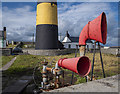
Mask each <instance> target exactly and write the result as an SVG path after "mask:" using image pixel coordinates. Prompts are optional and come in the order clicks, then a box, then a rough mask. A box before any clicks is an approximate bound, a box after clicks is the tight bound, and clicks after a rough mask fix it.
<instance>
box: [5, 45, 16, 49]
mask: <svg viewBox="0 0 120 94" xmlns="http://www.w3.org/2000/svg"><path fill="white" fill-rule="evenodd" d="M14 47H16V45H12V44H9V45H8V46H7V48H14Z"/></svg>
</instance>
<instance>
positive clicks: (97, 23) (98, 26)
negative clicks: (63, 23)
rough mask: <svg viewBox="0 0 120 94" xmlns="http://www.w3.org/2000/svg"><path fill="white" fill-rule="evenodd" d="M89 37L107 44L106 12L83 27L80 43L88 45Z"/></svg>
mask: <svg viewBox="0 0 120 94" xmlns="http://www.w3.org/2000/svg"><path fill="white" fill-rule="evenodd" d="M87 39H91V40H96V41H97V42H101V43H103V44H106V39H107V21H106V15H105V13H104V12H103V13H102V14H101V15H100V16H98V17H97V18H96V19H94V20H93V21H90V22H88V24H87V25H86V26H85V27H84V28H83V30H82V31H81V33H80V36H79V45H86V40H87Z"/></svg>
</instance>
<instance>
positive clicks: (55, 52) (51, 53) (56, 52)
mask: <svg viewBox="0 0 120 94" xmlns="http://www.w3.org/2000/svg"><path fill="white" fill-rule="evenodd" d="M23 52H24V53H28V54H32V55H43V56H44V55H45V56H55V55H65V54H70V53H75V49H62V50H59V49H57V50H56V49H54V50H35V49H23Z"/></svg>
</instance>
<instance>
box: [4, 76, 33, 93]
mask: <svg viewBox="0 0 120 94" xmlns="http://www.w3.org/2000/svg"><path fill="white" fill-rule="evenodd" d="M31 81H32V76H23V77H21V78H20V79H19V80H17V81H16V82H15V83H14V84H11V85H10V86H8V87H6V88H5V89H4V90H3V91H2V94H22V92H23V90H24V89H25V87H26V86H27V85H28V84H29V83H30V82H31Z"/></svg>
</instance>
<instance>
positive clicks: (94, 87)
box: [49, 75, 120, 92]
mask: <svg viewBox="0 0 120 94" xmlns="http://www.w3.org/2000/svg"><path fill="white" fill-rule="evenodd" d="M119 76H120V75H119ZM119 80H120V78H118V75H116V76H112V77H108V78H104V79H100V80H95V81H90V82H87V83H82V84H78V85H72V86H69V87H64V88H60V89H55V90H51V91H49V92H118V81H119Z"/></svg>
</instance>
